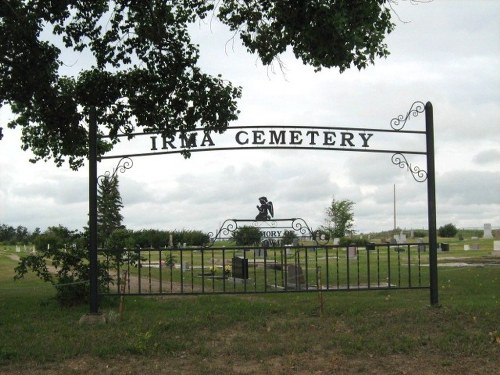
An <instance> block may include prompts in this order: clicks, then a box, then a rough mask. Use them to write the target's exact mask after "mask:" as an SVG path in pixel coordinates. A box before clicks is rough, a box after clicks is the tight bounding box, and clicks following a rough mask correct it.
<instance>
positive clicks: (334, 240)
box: [333, 238, 340, 246]
mask: <svg viewBox="0 0 500 375" xmlns="http://www.w3.org/2000/svg"><path fill="white" fill-rule="evenodd" d="M339 244H340V238H334V239H333V246H338V245H339Z"/></svg>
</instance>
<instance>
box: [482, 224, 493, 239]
mask: <svg viewBox="0 0 500 375" xmlns="http://www.w3.org/2000/svg"><path fill="white" fill-rule="evenodd" d="M483 238H493V234H492V233H491V224H484V234H483Z"/></svg>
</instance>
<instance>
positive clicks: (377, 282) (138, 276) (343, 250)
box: [100, 243, 430, 295]
mask: <svg viewBox="0 0 500 375" xmlns="http://www.w3.org/2000/svg"><path fill="white" fill-rule="evenodd" d="M427 249H428V245H427V244H422V243H418V244H417V243H408V244H404V245H392V244H372V245H370V246H367V247H355V246H347V247H342V246H290V247H287V246H284V247H270V248H262V247H231V248H229V247H211V248H202V247H197V248H166V249H165V248H163V249H136V250H132V251H130V250H128V251H127V250H124V251H122V252H118V253H114V254H111V255H110V254H109V253H108V254H107V255H106V254H105V253H104V252H103V253H101V254H100V257H101V258H102V259H103V260H106V261H107V262H108V266H109V270H110V273H111V276H112V279H113V281H112V282H110V283H109V284H108V286H107V290H105V291H102V292H101V294H107V295H179V294H244V293H283V292H313V291H319V290H321V291H347V290H373V289H422V288H429V287H430V285H429V267H428V265H429V257H428V252H427V251H426V250H427Z"/></svg>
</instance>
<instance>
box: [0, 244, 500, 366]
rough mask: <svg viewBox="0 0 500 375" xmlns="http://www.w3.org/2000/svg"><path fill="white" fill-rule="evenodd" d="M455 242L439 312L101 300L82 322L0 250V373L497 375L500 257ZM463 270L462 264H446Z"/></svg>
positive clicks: (288, 298) (360, 304) (408, 298)
mask: <svg viewBox="0 0 500 375" xmlns="http://www.w3.org/2000/svg"><path fill="white" fill-rule="evenodd" d="M481 249H482V250H480V251H464V250H463V243H462V242H458V241H456V242H451V243H450V251H449V252H446V253H439V264H440V267H439V293H440V303H441V306H440V307H430V306H429V292H428V291H426V290H404V291H392V290H391V291H370V292H366V291H358V292H349V293H347V292H332V293H323V296H324V309H323V313H320V303H319V297H318V294H316V293H308V294H306V293H295V294H283V295H263V294H259V295H245V296H238V295H233V296H225V295H212V296H182V297H162V298H153V297H132V296H130V297H127V298H126V299H125V304H124V307H125V311H124V314H123V319H120V317H119V314H118V302H119V301H118V300H117V299H114V300H113V299H107V300H104V301H102V305H101V306H102V311H103V314H104V315H105V316H106V317H107V319H108V323H107V324H102V325H79V324H78V321H79V319H80V317H81V316H82V315H84V314H85V313H86V312H87V311H88V306H79V307H73V308H61V307H59V305H58V304H57V303H56V301H55V300H54V299H53V296H54V294H55V293H54V290H53V288H52V287H51V286H50V285H46V284H44V283H42V282H40V281H38V279H36V278H35V277H34V276H33V275H30V276H29V277H27V278H25V279H24V280H21V281H13V280H12V277H13V274H14V271H13V269H14V267H15V265H16V263H17V262H16V260H15V259H14V257H15V255H16V253H15V248H13V247H7V246H2V245H0V374H26V373H29V374H96V373H101V374H115V373H119V374H138V373H141V374H219V373H225V374H365V373H368V374H370V373H371V374H433V375H436V374H497V373H498V369H499V368H500V265H499V264H500V258H493V257H491V256H490V255H491V249H492V241H489V242H486V241H484V240H481ZM450 263H468V264H469V266H467V267H456V266H451V267H448V266H446V265H450Z"/></svg>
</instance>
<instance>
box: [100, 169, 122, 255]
mask: <svg viewBox="0 0 500 375" xmlns="http://www.w3.org/2000/svg"><path fill="white" fill-rule="evenodd" d="M122 208H123V203H122V198H121V196H120V191H119V189H118V177H117V176H116V175H114V176H111V177H110V176H107V175H105V176H104V177H103V178H102V179H100V181H99V188H98V192H97V228H98V238H99V239H100V241H101V245H102V246H103V247H104V246H105V243H106V241H107V240H108V239H109V238H110V237H111V234H112V233H113V232H114V231H115V230H117V229H123V228H124V226H123V225H122V220H123V216H122V214H121V212H120V211H121V209H122Z"/></svg>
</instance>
